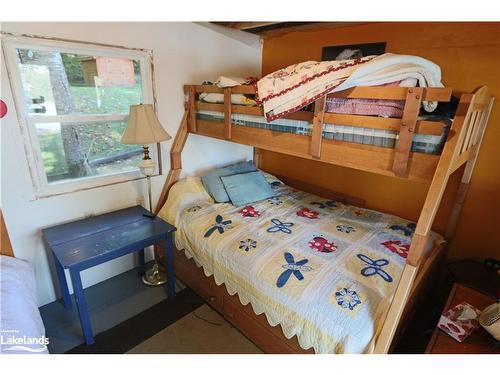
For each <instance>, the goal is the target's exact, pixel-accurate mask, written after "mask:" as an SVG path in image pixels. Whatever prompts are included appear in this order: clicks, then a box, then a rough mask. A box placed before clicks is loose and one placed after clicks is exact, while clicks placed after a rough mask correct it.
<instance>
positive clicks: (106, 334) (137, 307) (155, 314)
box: [40, 269, 262, 354]
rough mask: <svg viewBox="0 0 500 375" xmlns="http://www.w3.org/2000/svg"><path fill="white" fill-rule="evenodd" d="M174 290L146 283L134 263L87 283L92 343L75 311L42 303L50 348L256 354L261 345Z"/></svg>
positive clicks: (185, 292) (194, 298) (77, 351)
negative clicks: (172, 292)
mask: <svg viewBox="0 0 500 375" xmlns="http://www.w3.org/2000/svg"><path fill="white" fill-rule="evenodd" d="M176 292H177V296H176V298H174V299H173V300H168V299H167V292H166V288H165V287H161V286H160V287H149V286H146V285H144V284H143V283H142V282H141V281H140V278H139V276H138V273H137V270H136V269H133V270H130V271H127V272H125V273H122V274H120V275H118V276H115V277H113V278H111V279H108V280H105V281H103V282H101V283H99V284H96V285H94V286H91V287H89V288H86V289H85V295H86V298H87V304H88V306H89V311H90V317H91V321H92V328H93V331H94V336H95V341H96V342H95V344H94V345H91V346H87V345H85V343H84V340H83V336H82V332H81V328H80V321H79V318H78V312H77V310H76V307H75V301H74V299H73V309H72V310H69V311H68V310H65V309H64V306H63V304H62V301H60V300H59V301H55V302H52V303H49V304H48V305H45V306H42V307H41V308H40V313H41V316H42V319H43V322H44V324H45V329H46V335H47V337H49V339H50V343H49V352H50V353H53V354H61V353H70V354H84V353H94V354H104V353H105V354H121V353H131V354H141V353H142V354H153V353H192V354H195V353H196V354H210V353H220V354H234V353H239V354H260V353H262V351H261V350H260V349H259V348H257V347H256V346H255V345H254V344H253V343H252V342H251V341H249V340H248V339H247V338H246V337H245V336H243V335H242V334H241V333H240V332H239V331H238V330H237V329H236V328H234V327H233V326H232V325H231V324H229V323H228V322H227V321H226V320H224V318H223V317H222V316H221V315H219V313H217V312H216V311H215V310H213V309H212V308H211V307H209V306H208V305H205V304H204V301H203V300H202V299H201V298H200V297H199V296H198V295H196V294H195V293H194V292H192V291H191V290H190V289H189V288H186V287H185V286H184V285H182V284H181V283H180V282H177V283H176Z"/></svg>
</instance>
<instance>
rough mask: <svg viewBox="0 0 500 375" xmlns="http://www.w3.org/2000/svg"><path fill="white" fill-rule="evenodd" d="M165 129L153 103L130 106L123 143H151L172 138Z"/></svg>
mask: <svg viewBox="0 0 500 375" xmlns="http://www.w3.org/2000/svg"><path fill="white" fill-rule="evenodd" d="M171 138H172V137H171V136H170V135H169V134H168V133H167V132H166V131H165V129H163V127H162V126H161V124H160V122H159V121H158V118H157V117H156V114H155V112H154V110H153V106H152V105H151V104H139V105H131V106H130V114H129V116H128V125H127V129H125V132H124V133H123V136H122V143H127V144H142V145H146V144H150V143H158V142H162V141H166V140H169V139H171Z"/></svg>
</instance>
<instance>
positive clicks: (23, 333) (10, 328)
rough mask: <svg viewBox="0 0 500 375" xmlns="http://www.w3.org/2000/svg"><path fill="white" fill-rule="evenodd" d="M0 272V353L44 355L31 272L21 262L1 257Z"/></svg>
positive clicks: (29, 268)
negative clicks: (0, 340) (0, 339)
mask: <svg viewBox="0 0 500 375" xmlns="http://www.w3.org/2000/svg"><path fill="white" fill-rule="evenodd" d="M0 270H1V271H0V293H1V294H0V295H1V320H0V335H1V336H2V337H1V338H2V342H1V345H0V353H3V354H22V353H25V354H27V353H34V354H40V353H48V350H47V346H46V344H45V343H46V338H45V327H44V326H43V322H42V318H41V316H40V312H39V311H38V305H37V301H36V291H35V285H36V284H35V274H34V272H33V269H32V268H31V266H30V265H29V264H28V262H26V261H24V260H20V259H16V258H13V257H8V256H5V255H1V256H0Z"/></svg>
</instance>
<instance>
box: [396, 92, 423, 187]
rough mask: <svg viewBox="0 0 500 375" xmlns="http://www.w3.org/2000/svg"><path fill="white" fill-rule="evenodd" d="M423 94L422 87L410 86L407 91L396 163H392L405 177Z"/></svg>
mask: <svg viewBox="0 0 500 375" xmlns="http://www.w3.org/2000/svg"><path fill="white" fill-rule="evenodd" d="M423 94H424V89H423V88H422V87H415V88H410V89H408V91H407V93H406V100H405V107H404V110H403V118H402V119H401V127H400V130H399V137H398V140H397V142H396V147H395V149H394V163H393V165H392V170H393V171H394V173H395V174H396V176H399V177H405V176H406V175H407V172H408V161H409V157H410V151H411V145H412V142H413V134H414V133H415V129H416V126H417V117H418V112H419V110H420V104H421V103H422V96H423Z"/></svg>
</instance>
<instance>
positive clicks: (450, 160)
mask: <svg viewBox="0 0 500 375" xmlns="http://www.w3.org/2000/svg"><path fill="white" fill-rule="evenodd" d="M492 104H493V101H492V98H491V96H490V95H489V91H488V88H487V87H481V88H480V89H478V90H476V91H475V93H474V95H471V94H464V95H462V97H461V99H460V103H459V106H458V109H457V113H456V115H455V118H454V120H453V125H452V127H451V129H450V133H449V134H448V139H447V140H446V144H445V146H444V149H443V152H442V155H441V158H440V159H439V163H438V165H437V167H436V172H435V173H434V177H433V179H432V182H431V185H430V187H429V190H428V192H427V196H426V199H425V202H424V205H423V207H422V211H421V213H420V217H419V219H418V222H417V226H416V228H415V233H414V235H413V237H412V242H411V246H410V251H409V253H408V258H407V260H406V265H405V268H404V270H403V273H402V275H401V279H400V281H399V283H398V286H397V289H396V293H395V294H394V298H393V300H392V303H391V306H390V307H389V310H388V312H387V315H386V318H385V321H384V324H383V326H382V329H381V331H380V335H379V336H378V338H377V339H376V344H375V348H374V353H378V354H381V353H387V352H388V351H389V349H390V345H391V342H392V339H393V337H394V334H395V332H396V329H397V327H398V323H399V319H400V318H401V314H402V313H403V310H404V307H405V304H406V301H407V299H408V297H409V295H410V292H411V289H412V285H413V282H414V280H415V277H416V275H417V271H418V268H419V266H420V264H421V261H422V256H423V253H424V249H425V245H426V244H427V240H428V239H429V234H430V230H431V227H432V224H433V222H434V218H435V216H436V213H437V210H438V208H439V204H440V203H441V199H442V197H443V193H444V191H445V189H446V185H447V183H448V180H449V177H450V175H451V174H452V173H453V172H454V171H455V170H456V169H458V168H459V167H460V166H461V165H462V164H464V163H466V162H467V163H468V161H470V160H474V161H475V158H476V157H477V152H478V150H479V147H480V145H481V141H482V136H483V134H484V130H485V127H486V125H487V120H488V116H489V112H490V111H491V108H492ZM473 163H474V162H472V164H471V166H470V171H469V172H468V173H470V174H472V168H473ZM466 179H470V176H468V177H466ZM460 206H461V205H460ZM456 214H457V215H458V213H456Z"/></svg>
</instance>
